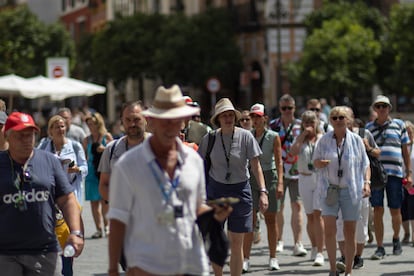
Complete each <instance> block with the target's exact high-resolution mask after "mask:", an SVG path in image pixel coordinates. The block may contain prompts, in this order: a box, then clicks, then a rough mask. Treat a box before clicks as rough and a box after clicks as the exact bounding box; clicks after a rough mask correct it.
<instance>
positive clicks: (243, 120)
mask: <svg viewBox="0 0 414 276" xmlns="http://www.w3.org/2000/svg"><path fill="white" fill-rule="evenodd" d="M248 121H250V118H241V119H240V122H248Z"/></svg>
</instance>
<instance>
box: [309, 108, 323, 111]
mask: <svg viewBox="0 0 414 276" xmlns="http://www.w3.org/2000/svg"><path fill="white" fill-rule="evenodd" d="M309 110H310V111H314V112H320V111H321V110H320V109H319V108H309Z"/></svg>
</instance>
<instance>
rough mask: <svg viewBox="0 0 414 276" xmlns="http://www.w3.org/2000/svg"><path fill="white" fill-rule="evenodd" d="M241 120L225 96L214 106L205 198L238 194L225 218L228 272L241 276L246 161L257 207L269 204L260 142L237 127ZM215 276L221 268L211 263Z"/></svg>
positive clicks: (247, 209) (247, 205) (248, 227)
mask: <svg viewBox="0 0 414 276" xmlns="http://www.w3.org/2000/svg"><path fill="white" fill-rule="evenodd" d="M239 119H240V112H239V111H237V110H236V109H235V108H234V106H233V104H232V103H231V101H230V100H229V99H228V98H223V99H221V100H219V101H218V102H217V104H216V106H215V112H214V115H213V116H212V118H211V120H210V121H211V123H212V124H214V125H215V126H217V127H218V129H217V130H216V131H215V133H214V135H215V140H214V145H213V147H212V150H211V152H210V159H211V160H213V162H211V167H210V170H209V172H208V182H207V197H208V198H209V199H216V198H221V197H237V198H239V199H240V202H239V203H237V204H235V205H234V206H233V212H232V213H231V214H230V216H229V217H228V224H227V225H228V233H229V234H228V235H229V239H230V245H231V259H230V271H231V275H241V273H242V266H243V252H242V247H243V237H244V233H247V232H251V231H252V227H253V222H252V211H253V209H252V195H251V188H250V183H249V178H250V174H249V170H248V164H249V163H250V166H251V171H252V172H253V174H254V176H255V177H256V179H257V183H258V187H259V191H260V201H259V208H260V211H261V212H265V211H266V209H267V207H268V198H267V194H268V192H267V190H266V186H265V182H264V177H263V172H262V168H261V166H260V162H259V156H260V155H261V154H262V151H261V149H260V146H259V144H258V143H257V141H256V139H255V138H254V137H253V135H252V133H251V132H250V131H247V130H245V129H242V128H239V127H236V122H237V121H238V120H239ZM208 139H209V135H208V134H207V135H206V136H204V137H203V139H202V140H201V143H200V148H199V153H200V154H201V155H202V156H203V157H204V158H205V157H206V153H207V146H208ZM213 269H214V272H215V275H222V273H223V269H222V267H219V266H217V265H214V264H213Z"/></svg>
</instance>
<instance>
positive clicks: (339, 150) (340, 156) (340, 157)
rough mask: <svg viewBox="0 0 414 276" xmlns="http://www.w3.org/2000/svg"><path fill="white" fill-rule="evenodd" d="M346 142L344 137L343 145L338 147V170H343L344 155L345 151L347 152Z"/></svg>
mask: <svg viewBox="0 0 414 276" xmlns="http://www.w3.org/2000/svg"><path fill="white" fill-rule="evenodd" d="M345 141H346V136H345V137H344V140H343V142H342V144H341V145H339V146H336V152H337V153H338V170H340V169H341V160H342V155H343V154H344V151H345Z"/></svg>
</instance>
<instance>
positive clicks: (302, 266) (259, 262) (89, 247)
mask: <svg viewBox="0 0 414 276" xmlns="http://www.w3.org/2000/svg"><path fill="white" fill-rule="evenodd" d="M285 209H286V210H285V215H286V216H285V218H286V219H285V220H286V225H285V229H284V239H285V251H284V252H283V253H280V254H278V259H279V263H280V267H281V269H280V270H279V271H269V270H268V269H267V265H268V257H267V256H268V249H267V246H266V242H265V241H264V240H263V237H265V235H266V233H265V232H264V231H263V230H265V225H264V223H263V221H262V231H263V232H262V241H261V242H260V243H259V244H257V245H254V246H253V249H252V257H251V272H250V273H247V274H244V275H246V276H248V275H324V276H326V275H328V270H329V265H328V263H327V260H325V265H324V266H322V267H313V266H312V262H311V260H310V259H309V254H308V256H306V257H294V256H292V255H291V254H292V243H293V242H292V235H291V231H290V222H289V218H290V212H289V208H285ZM83 216H84V221H85V227H86V237H87V239H86V241H85V249H84V251H83V254H82V255H81V256H80V257H79V258H78V259H76V260H75V264H74V270H75V275H76V276H87V275H96V276H102V275H107V274H106V271H107V269H108V254H107V239H106V238H102V239H98V240H92V239H89V238H88V237H90V236H91V235H92V234H93V233H94V231H95V229H94V226H93V220H92V215H91V211H90V205H89V202H85V206H84V211H83ZM385 219H386V221H385V229H386V234H385V239H384V241H385V242H386V243H385V246H386V247H385V250H386V253H387V256H386V257H385V258H384V259H383V260H380V261H371V260H369V257H370V256H371V255H372V254H373V252H374V251H375V245H374V244H371V245H368V246H367V247H366V249H365V251H364V254H363V258H364V259H365V266H364V268H362V269H360V270H354V271H353V274H352V275H382V276H395V275H414V248H413V247H411V246H408V245H404V246H403V250H404V252H403V254H402V255H401V256H393V255H392V245H391V240H392V236H391V231H390V230H391V224H390V217H389V214H388V210H387V211H386V215H385ZM305 221H306V219H305ZM286 226H287V227H286ZM402 235H403V234H402V232H401V235H400V236H402ZM303 241H304V245H305V247H306V248H307V249H308V250H309V249H310V243H309V239H308V238H307V234H306V232H305V229H303ZM324 255H325V257H327V254H326V252H325V253H324ZM224 274H225V275H230V273H229V268H228V266H226V267H225V273H224ZM342 275H343V274H342Z"/></svg>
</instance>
